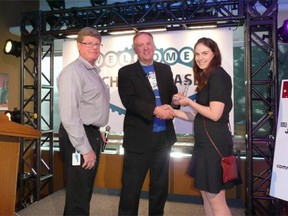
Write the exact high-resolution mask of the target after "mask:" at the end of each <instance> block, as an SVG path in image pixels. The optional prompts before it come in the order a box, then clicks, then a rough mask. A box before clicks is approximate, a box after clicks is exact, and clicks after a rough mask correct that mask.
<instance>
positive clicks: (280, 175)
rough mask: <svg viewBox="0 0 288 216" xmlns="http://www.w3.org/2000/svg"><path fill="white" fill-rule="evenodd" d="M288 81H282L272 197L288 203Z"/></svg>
mask: <svg viewBox="0 0 288 216" xmlns="http://www.w3.org/2000/svg"><path fill="white" fill-rule="evenodd" d="M287 110H288V80H282V85H281V92H280V102H279V113H278V123H277V132H276V142H275V150H274V160H273V168H272V178H271V185H270V196H273V197H276V198H279V199H282V200H286V201H288V187H287V179H288V156H287V154H288V144H287V140H288V125H287V122H288V112H287Z"/></svg>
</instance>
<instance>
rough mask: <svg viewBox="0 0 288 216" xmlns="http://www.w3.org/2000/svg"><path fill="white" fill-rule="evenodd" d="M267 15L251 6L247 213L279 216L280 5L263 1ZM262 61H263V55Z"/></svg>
mask: <svg viewBox="0 0 288 216" xmlns="http://www.w3.org/2000/svg"><path fill="white" fill-rule="evenodd" d="M259 2H260V4H261V5H260V6H262V8H264V9H265V10H264V11H260V10H258V9H259V7H260V6H259V5H258V7H257V6H256V5H255V3H256V1H249V3H248V4H247V18H246V22H247V23H246V25H245V27H246V32H245V50H246V85H247V88H246V107H247V118H246V125H247V127H246V130H247V137H246V138H247V140H246V143H247V151H246V155H247V160H246V162H247V166H246V167H247V171H248V173H247V178H246V184H247V194H246V195H247V200H246V204H247V213H248V215H254V214H257V215H279V213H280V212H279V211H280V206H279V203H278V200H277V199H275V198H274V197H270V196H269V189H270V182H271V175H272V164H273V155H274V147H275V136H276V129H277V128H276V126H277V117H278V99H279V98H278V92H279V88H278V87H279V85H278V35H277V16H278V1H277V0H270V1H259ZM259 50H260V52H261V55H260V56H261V57H259V52H257V55H256V51H259Z"/></svg>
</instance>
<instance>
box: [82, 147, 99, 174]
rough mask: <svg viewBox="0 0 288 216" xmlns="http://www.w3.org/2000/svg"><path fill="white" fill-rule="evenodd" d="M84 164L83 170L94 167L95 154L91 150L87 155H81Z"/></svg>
mask: <svg viewBox="0 0 288 216" xmlns="http://www.w3.org/2000/svg"><path fill="white" fill-rule="evenodd" d="M83 158H84V163H83V165H82V167H83V168H84V169H92V168H93V167H94V166H95V162H96V154H95V152H94V151H93V150H90V151H89V152H88V153H87V154H85V155H83Z"/></svg>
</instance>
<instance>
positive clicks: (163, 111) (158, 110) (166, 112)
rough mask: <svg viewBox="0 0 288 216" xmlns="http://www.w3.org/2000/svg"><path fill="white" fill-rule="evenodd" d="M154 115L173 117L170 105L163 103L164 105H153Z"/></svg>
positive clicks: (161, 117) (162, 117)
mask: <svg viewBox="0 0 288 216" xmlns="http://www.w3.org/2000/svg"><path fill="white" fill-rule="evenodd" d="M154 115H156V117H157V118H160V119H173V118H174V111H173V108H172V107H171V106H170V105H168V104H164V105H161V106H156V107H155V109H154Z"/></svg>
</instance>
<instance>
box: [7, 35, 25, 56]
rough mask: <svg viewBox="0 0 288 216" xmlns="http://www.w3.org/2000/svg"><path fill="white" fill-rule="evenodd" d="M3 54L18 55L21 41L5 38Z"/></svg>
mask: <svg viewBox="0 0 288 216" xmlns="http://www.w3.org/2000/svg"><path fill="white" fill-rule="evenodd" d="M4 54H6V55H14V56H16V57H19V56H20V55H21V43H20V42H18V41H13V40H10V39H9V40H7V41H6V42H5V44H4Z"/></svg>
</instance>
